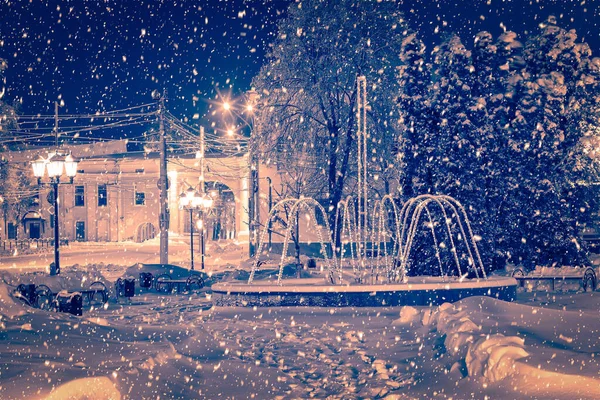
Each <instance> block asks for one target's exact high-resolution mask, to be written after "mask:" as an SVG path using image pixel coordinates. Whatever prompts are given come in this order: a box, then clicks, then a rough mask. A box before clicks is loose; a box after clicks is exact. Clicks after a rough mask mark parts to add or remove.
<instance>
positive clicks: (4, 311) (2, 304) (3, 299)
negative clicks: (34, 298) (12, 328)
mask: <svg viewBox="0 0 600 400" xmlns="http://www.w3.org/2000/svg"><path fill="white" fill-rule="evenodd" d="M12 291H13V289H12V288H11V287H9V286H7V285H6V284H4V283H0V329H1V328H4V327H5V326H4V322H3V320H5V319H6V318H10V319H12V318H15V317H19V316H21V315H24V314H26V313H27V311H26V310H25V306H24V305H23V303H21V302H19V301H18V300H15V299H14V298H13V297H12V296H11V294H10V293H11V292H12Z"/></svg>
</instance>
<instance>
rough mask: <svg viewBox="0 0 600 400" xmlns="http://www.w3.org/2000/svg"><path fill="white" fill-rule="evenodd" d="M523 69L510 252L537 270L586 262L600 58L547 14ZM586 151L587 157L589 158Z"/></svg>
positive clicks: (513, 138) (515, 86) (518, 78)
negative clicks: (583, 237) (583, 239)
mask: <svg viewBox="0 0 600 400" xmlns="http://www.w3.org/2000/svg"><path fill="white" fill-rule="evenodd" d="M523 57H524V61H525V63H526V66H525V68H523V69H521V70H519V71H515V73H514V74H512V75H511V76H510V78H509V84H510V87H509V93H511V96H512V98H513V100H514V101H515V113H514V118H513V119H512V121H510V126H509V127H508V129H507V132H506V133H507V137H508V139H509V143H508V145H509V146H508V149H509V151H508V154H507V155H508V157H507V158H508V159H510V160H511V163H512V164H513V165H514V168H510V169H509V170H508V174H507V180H508V181H507V184H508V186H509V187H510V190H511V191H510V198H509V203H508V207H507V210H506V211H507V212H508V213H510V214H512V215H513V218H516V220H514V221H513V223H512V224H511V225H510V226H506V238H505V240H506V242H507V244H506V249H507V251H508V255H509V256H510V258H511V259H512V260H513V261H515V262H520V263H523V264H525V265H526V266H528V267H532V266H533V265H549V264H550V265H552V264H556V265H582V264H584V263H586V262H587V258H586V257H585V251H584V247H583V246H581V244H580V242H579V233H580V230H581V227H582V225H583V224H585V223H586V222H589V221H590V219H591V217H592V212H594V211H596V209H597V204H596V198H597V190H596V186H595V185H593V183H595V182H597V179H598V168H597V163H598V160H597V158H595V156H592V157H591V156H590V154H589V150H590V147H589V146H590V144H591V143H594V142H597V140H598V136H597V135H598V132H597V130H593V129H582V127H581V123H582V122H584V123H586V124H587V126H594V125H597V123H598V121H597V118H598V117H597V114H596V112H595V111H596V104H597V102H598V100H599V99H600V91H599V88H600V86H599V79H600V61H599V59H598V58H592V54H591V50H590V48H589V46H588V45H587V44H586V43H582V42H578V41H577V34H576V32H575V31H574V30H570V31H566V30H564V29H562V28H560V27H558V26H557V25H556V20H555V18H554V17H550V18H549V19H548V20H547V22H546V23H545V24H543V25H542V27H541V33H540V34H538V35H537V36H534V37H532V38H531V39H530V40H529V41H528V42H527V43H526V46H525V49H524V53H523ZM586 153H587V154H586Z"/></svg>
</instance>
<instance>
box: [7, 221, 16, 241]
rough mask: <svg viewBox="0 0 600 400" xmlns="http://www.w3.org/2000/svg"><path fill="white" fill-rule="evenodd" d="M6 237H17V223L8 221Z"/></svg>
mask: <svg viewBox="0 0 600 400" xmlns="http://www.w3.org/2000/svg"><path fill="white" fill-rule="evenodd" d="M8 238H9V239H16V238H17V225H15V224H14V223H13V222H9V223H8Z"/></svg>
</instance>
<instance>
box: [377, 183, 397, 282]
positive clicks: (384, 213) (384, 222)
mask: <svg viewBox="0 0 600 400" xmlns="http://www.w3.org/2000/svg"><path fill="white" fill-rule="evenodd" d="M386 205H389V206H391V210H392V213H393V217H394V233H395V236H394V237H393V239H394V245H393V247H392V249H391V253H388V249H387V239H386V235H387V232H388V229H387V228H389V217H388V208H387V207H386ZM372 226H374V227H375V226H377V235H376V240H375V241H374V242H373V240H371V242H372V243H375V246H373V249H374V251H373V252H372V254H371V259H372V260H374V261H375V265H376V273H375V275H376V276H378V275H379V273H380V271H381V269H382V265H381V262H382V257H381V256H380V250H381V247H383V267H384V268H383V269H384V272H385V275H386V277H387V278H388V280H391V274H392V273H393V260H394V255H395V254H398V251H399V242H398V240H399V238H400V221H399V219H398V207H397V206H396V202H395V201H394V198H393V197H392V196H391V195H389V194H386V195H385V196H383V197H382V198H381V200H379V201H377V202H376V203H375V205H374V208H373V222H372ZM373 234H374V232H373ZM382 236H383V241H382ZM390 236H391V234H390ZM381 244H382V245H381Z"/></svg>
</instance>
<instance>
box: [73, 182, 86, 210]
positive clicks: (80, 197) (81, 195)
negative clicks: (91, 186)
mask: <svg viewBox="0 0 600 400" xmlns="http://www.w3.org/2000/svg"><path fill="white" fill-rule="evenodd" d="M83 206H85V187H84V186H75V207H83Z"/></svg>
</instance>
